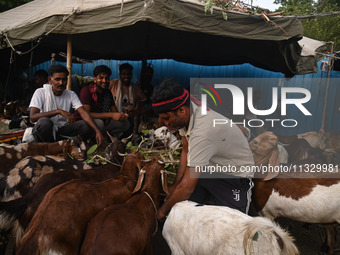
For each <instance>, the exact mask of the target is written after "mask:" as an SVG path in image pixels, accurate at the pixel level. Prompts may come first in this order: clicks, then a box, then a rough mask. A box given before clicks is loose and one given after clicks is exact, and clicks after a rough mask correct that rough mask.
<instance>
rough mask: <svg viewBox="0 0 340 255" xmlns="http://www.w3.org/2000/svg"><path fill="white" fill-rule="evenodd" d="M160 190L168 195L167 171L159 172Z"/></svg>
mask: <svg viewBox="0 0 340 255" xmlns="http://www.w3.org/2000/svg"><path fill="white" fill-rule="evenodd" d="M161 180H162V188H163V191H164V192H165V194H167V195H169V190H168V175H167V171H165V170H161Z"/></svg>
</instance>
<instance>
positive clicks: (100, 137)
mask: <svg viewBox="0 0 340 255" xmlns="http://www.w3.org/2000/svg"><path fill="white" fill-rule="evenodd" d="M77 111H78V112H79V114H80V116H81V118H82V119H83V120H84V121H85V123H86V124H87V125H89V126H90V127H91V128H92V129H93V130H94V131H95V132H96V141H97V144H98V145H100V144H101V143H102V142H103V140H104V137H103V134H102V132H101V131H100V130H99V128H98V127H97V125H96V123H95V122H94V121H93V119H92V118H91V116H90V114H89V113H88V112H87V111H86V110H85V108H84V107H83V106H81V107H79V108H77Z"/></svg>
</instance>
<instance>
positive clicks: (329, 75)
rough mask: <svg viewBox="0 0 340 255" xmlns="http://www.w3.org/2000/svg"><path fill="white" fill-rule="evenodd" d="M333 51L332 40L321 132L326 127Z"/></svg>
mask: <svg viewBox="0 0 340 255" xmlns="http://www.w3.org/2000/svg"><path fill="white" fill-rule="evenodd" d="M333 53H334V42H331V53H330V55H331V57H330V58H329V59H330V61H329V67H328V73H327V86H326V93H325V102H324V105H323V113H322V124H321V130H320V131H321V132H322V133H324V132H325V128H326V117H327V114H326V109H327V99H328V89H329V81H330V77H331V69H332V66H333V59H332V56H333Z"/></svg>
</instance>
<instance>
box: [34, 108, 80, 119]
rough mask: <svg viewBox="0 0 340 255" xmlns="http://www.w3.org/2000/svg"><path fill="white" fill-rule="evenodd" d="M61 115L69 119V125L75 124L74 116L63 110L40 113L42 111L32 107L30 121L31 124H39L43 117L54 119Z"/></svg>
mask: <svg viewBox="0 0 340 255" xmlns="http://www.w3.org/2000/svg"><path fill="white" fill-rule="evenodd" d="M58 114H60V115H61V116H64V117H65V118H66V119H67V122H68V123H73V122H74V117H73V114H71V113H69V112H66V111H64V110H61V109H55V110H53V111H49V112H40V109H39V108H37V107H31V108H30V120H31V122H37V121H38V120H39V119H40V118H42V117H48V118H51V117H54V116H56V115H58Z"/></svg>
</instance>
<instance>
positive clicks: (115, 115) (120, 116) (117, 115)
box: [112, 112, 129, 120]
mask: <svg viewBox="0 0 340 255" xmlns="http://www.w3.org/2000/svg"><path fill="white" fill-rule="evenodd" d="M128 118H129V115H128V114H127V113H123V112H113V113H112V119H114V120H127V119H128Z"/></svg>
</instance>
